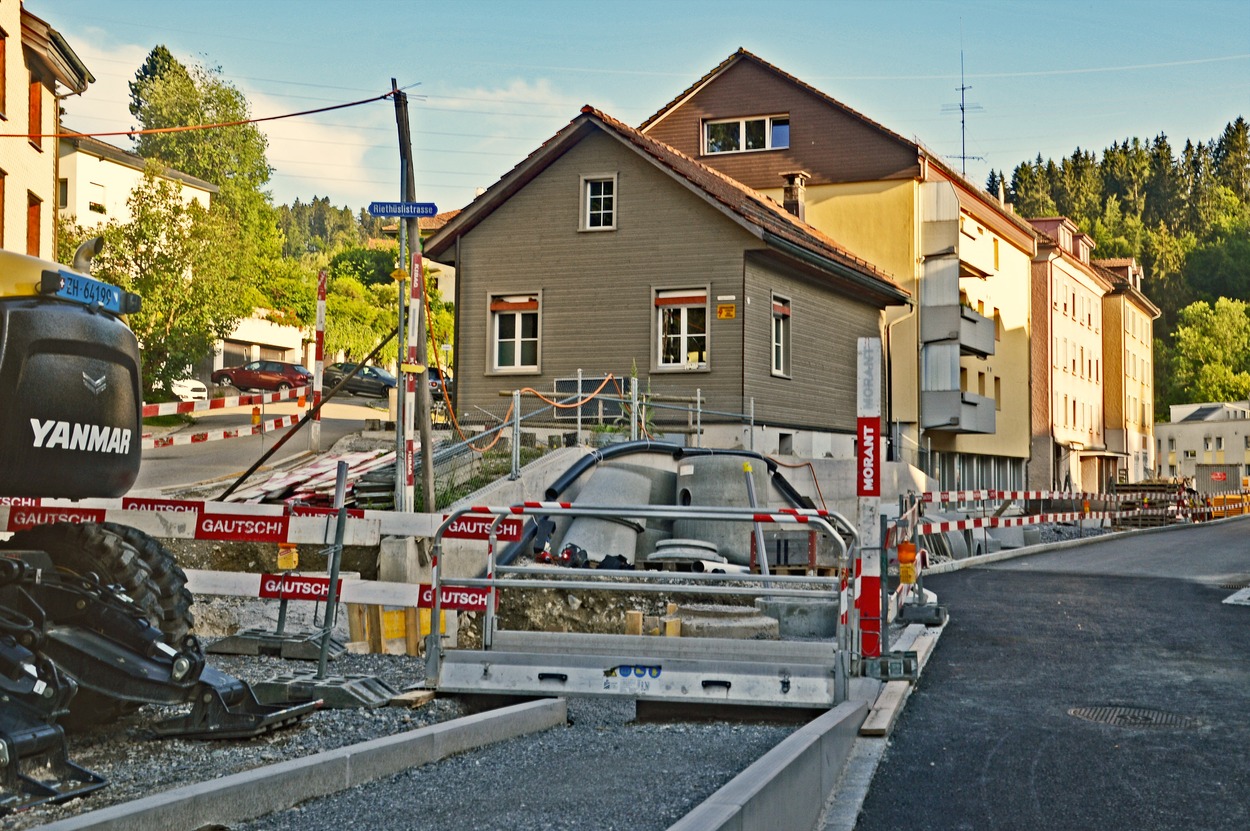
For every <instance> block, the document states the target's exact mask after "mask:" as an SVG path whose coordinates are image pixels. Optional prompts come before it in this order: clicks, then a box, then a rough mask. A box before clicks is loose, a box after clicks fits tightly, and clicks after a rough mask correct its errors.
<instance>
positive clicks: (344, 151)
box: [62, 38, 399, 211]
mask: <svg viewBox="0 0 1250 831" xmlns="http://www.w3.org/2000/svg"><path fill="white" fill-rule="evenodd" d="M102 43H104V40H103V39H96V38H81V39H79V40H78V41H77V42H76V46H75V51H76V52H77V54H78V56H79V57H80V58H82V60H83V63H85V64H86V65H87V67H88V68H89V69H90V70H91V72H92V74H93V75H94V76H95V78H96V80H95V82H94V83H93V84H91V85H90V86H89V87H88V88H87V91H86V92H84V93H83V94H82V95H81V96H71V97H69V98H66V99H64V101H63V102H62V106H63V107H64V109H65V117H64V119H63V123H64V125H65V127H67V128H69V129H71V130H76V131H78V132H81V133H92V134H98V133H115V132H123V131H126V130H129V129H132V128H134V127H136V126H138V125H137V122H136V121H135V119H134V117H133V116H131V115H130V111H129V105H130V89H129V86H128V84H129V82H130V81H131V80H133V79H134V75H135V72H136V71H137V70H138V68H139V67H140V66H141V65H142V64H143V61H144V60H145V59H146V58H147V56H148V53H149V52H150V51H151V49H150V48H149V47H144V46H138V45H134V44H117V45H112V46H104V45H101V44H102ZM175 57H177V58H178V59H179V60H181V61H183V62H184V63H186V64H188V65H191V64H193V63H195V62H196V58H194V57H190V56H186V55H177V54H175ZM231 83H233V84H235V86H237V87H238V88H239V90H240V91H241V92H242V93H243V94H244V95H245V96H246V97H247V99H248V102H249V103H250V105H251V109H252V116H253V117H255V118H263V117H268V116H274V115H283V114H286V113H292V112H301V111H305V110H311V109H318V108H320V107H323V106H330V105H333V104H337V103H346V101H345V100H343V99H342V98H336V99H334V100H312V99H309V98H291V99H283V98H281V97H280V96H275V95H271V94H267V93H263V92H259V91H257V90H255V89H250V88H248V87H247V86H246V85H245V84H242V83H239V82H236V81H231ZM340 94H341V93H340ZM258 127H259V128H260V129H261V130H262V131H263V132H264V133H265V135H266V137H267V138H268V139H269V150H268V153H267V157H268V159H269V166H270V167H271V168H273V170H274V173H273V177H272V179H271V180H270V185H269V190H270V191H271V192H272V193H273V197H274V202H275V203H276V204H283V203H290V202H292V201H294V199H295V198H297V197H298V198H300V199H303V200H305V201H307V200H309V199H311V198H312V197H313V196H314V195H315V196H328V197H330V201H331V203H332V204H334V205H336V206H339V207H342V206H344V205H346V206H348V207H349V208H351V209H352V210H353V211H354V210H355V209H356V208H358V207H361V206H364V205H367V204H368V203H369V202H370V201H371V200H374V199H388V198H394V194H395V193H396V192H397V190H398V185H397V184H390V183H397V182H398V178H399V174H398V168H399V163H398V153H397V151H395V147H396V140H395V117H394V109H393V107H392V106H391V104H390V102H389V101H380V102H376V103H373V104H367V105H362V106H360V107H354V108H351V109H344V110H338V111H334V112H330V113H326V114H322V115H317V116H306V117H299V118H291V119H283V120H279V121H272V122H265V123H262V124H259V125H258ZM100 139H101V140H102V141H105V142H108V143H109V144H112V145H114V146H116V147H121V148H123V149H126V150H131V149H133V147H134V143H133V141H132V140H131V139H130V138H129V137H127V136H124V135H117V136H107V135H105V136H100Z"/></svg>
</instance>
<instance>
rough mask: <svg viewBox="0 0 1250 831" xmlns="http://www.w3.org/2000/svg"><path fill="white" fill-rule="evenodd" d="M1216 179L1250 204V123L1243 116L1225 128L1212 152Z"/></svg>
mask: <svg viewBox="0 0 1250 831" xmlns="http://www.w3.org/2000/svg"><path fill="white" fill-rule="evenodd" d="M1212 157H1213V158H1212V161H1213V164H1214V168H1215V179H1216V181H1217V182H1219V183H1220V184H1221V185H1222V186H1224V187H1226V188H1228V189H1229V190H1230V191H1232V193H1233V196H1235V197H1236V198H1237V200H1238V201H1239V202H1240V203H1241V204H1243V205H1245V204H1250V125H1247V124H1246V120H1245V119H1244V118H1242V117H1241V116H1238V117H1237V120H1236V121H1233V122H1230V123H1229V124H1228V125H1227V126H1226V127H1225V128H1224V134H1223V135H1221V136H1220V138H1219V140H1218V141H1217V142H1216V143H1215V150H1214V152H1213V154H1212Z"/></svg>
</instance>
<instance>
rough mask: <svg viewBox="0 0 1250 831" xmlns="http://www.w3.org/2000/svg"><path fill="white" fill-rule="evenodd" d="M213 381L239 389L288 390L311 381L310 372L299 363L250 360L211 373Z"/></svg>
mask: <svg viewBox="0 0 1250 831" xmlns="http://www.w3.org/2000/svg"><path fill="white" fill-rule="evenodd" d="M213 383H214V384H216V385H217V386H219V387H224V386H226V385H227V384H230V385H232V386H235V387H237V388H238V389H241V390H289V389H290V388H291V387H303V386H307V385H308V384H311V383H312V373H311V372H309V371H308V368H307V367H305V366H303V365H301V364H288V363H283V362H282V361H252V362H251V363H249V364H244V365H243V366H229V367H224V368H222V369H219V370H217V371H216V372H214V373H213Z"/></svg>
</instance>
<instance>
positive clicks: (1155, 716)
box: [1068, 707, 1199, 728]
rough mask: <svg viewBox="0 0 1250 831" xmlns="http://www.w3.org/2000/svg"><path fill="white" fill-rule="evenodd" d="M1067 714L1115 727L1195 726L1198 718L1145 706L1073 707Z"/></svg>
mask: <svg viewBox="0 0 1250 831" xmlns="http://www.w3.org/2000/svg"><path fill="white" fill-rule="evenodd" d="M1068 715H1070V716H1076V717H1077V718H1079V719H1084V720H1085V721H1094V722H1098V723H1099V724H1111V725H1114V726H1116V727H1163V728H1188V727H1197V726H1198V724H1199V722H1198V719H1196V718H1192V717H1190V716H1181V715H1177V714H1176V713H1167V712H1164V711H1163V710H1151V709H1148V708H1146V707H1073V708H1072V709H1071V710H1068Z"/></svg>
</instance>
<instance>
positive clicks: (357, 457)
mask: <svg viewBox="0 0 1250 831" xmlns="http://www.w3.org/2000/svg"><path fill="white" fill-rule="evenodd" d="M339 462H346V463H347V490H346V492H345V495H344V500H343V504H344V505H346V506H347V507H349V508H377V509H383V510H390V509H392V508H394V506H395V451H394V450H362V451H356V452H349V453H331V454H327V455H324V456H320V457H318V458H316V459H314V460H312V461H311V462H309V463H308V464H306V465H302V466H300V467H296V468H292V469H290V470H284V471H279V472H275V473H274V474H273V475H272V476H270V477H269V478H268V479H266V480H264V481H261V482H257V483H256V484H253V485H250V486H248V487H243V488H240V489H239V490H237V491H235V492H234V493H233V494H231V495H230V496H229V497H228V498H227V500H226V501H227V502H263V503H269V504H285V505H312V506H314V507H324V508H329V507H333V505H334V483H335V479H336V478H337V474H338V465H339Z"/></svg>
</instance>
